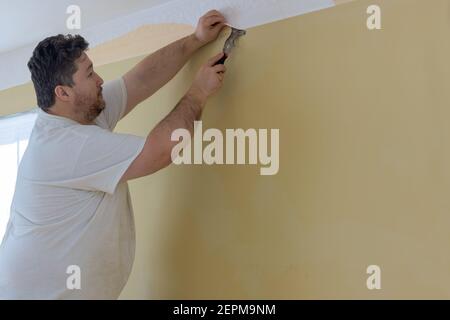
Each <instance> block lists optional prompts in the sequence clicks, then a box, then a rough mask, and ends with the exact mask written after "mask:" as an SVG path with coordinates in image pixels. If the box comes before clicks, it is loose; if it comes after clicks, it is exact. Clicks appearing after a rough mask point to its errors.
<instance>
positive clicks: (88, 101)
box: [75, 91, 106, 123]
mask: <svg viewBox="0 0 450 320" xmlns="http://www.w3.org/2000/svg"><path fill="white" fill-rule="evenodd" d="M75 105H76V106H77V110H78V112H79V113H81V114H82V117H83V119H84V120H85V121H86V122H87V123H91V122H93V121H94V120H95V118H97V117H98V115H99V114H100V113H101V112H102V111H103V109H105V105H106V104H105V100H103V96H102V91H100V93H99V94H98V96H97V97H96V99H95V100H93V99H92V98H90V97H86V96H78V97H77V98H76V99H75Z"/></svg>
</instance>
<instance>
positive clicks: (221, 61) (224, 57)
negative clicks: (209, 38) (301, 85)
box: [214, 53, 228, 66]
mask: <svg viewBox="0 0 450 320" xmlns="http://www.w3.org/2000/svg"><path fill="white" fill-rule="evenodd" d="M227 58H228V56H227V54H226V53H224V54H223V57H222V58H220V60H218V61H217V62H216V63H215V64H214V65H215V66H217V65H218V64H225V60H227Z"/></svg>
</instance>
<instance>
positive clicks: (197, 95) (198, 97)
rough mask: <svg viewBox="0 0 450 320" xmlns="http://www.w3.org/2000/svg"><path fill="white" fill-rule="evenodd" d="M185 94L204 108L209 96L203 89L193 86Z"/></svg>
mask: <svg viewBox="0 0 450 320" xmlns="http://www.w3.org/2000/svg"><path fill="white" fill-rule="evenodd" d="M185 96H186V97H187V98H188V99H190V100H192V101H193V102H194V103H195V104H197V105H198V106H200V107H201V108H202V109H203V108H204V106H205V104H206V101H207V100H208V96H207V95H206V94H205V93H203V91H202V90H200V89H198V88H196V87H191V88H190V89H189V91H188V92H187V93H186V95H185Z"/></svg>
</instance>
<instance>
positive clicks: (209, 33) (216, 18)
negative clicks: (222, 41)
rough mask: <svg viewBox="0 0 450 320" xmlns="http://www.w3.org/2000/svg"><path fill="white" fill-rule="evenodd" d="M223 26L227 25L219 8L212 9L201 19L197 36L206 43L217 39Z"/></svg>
mask: <svg viewBox="0 0 450 320" xmlns="http://www.w3.org/2000/svg"><path fill="white" fill-rule="evenodd" d="M223 27H225V18H224V16H223V15H222V14H221V13H220V12H219V11H217V10H211V11H209V12H207V13H206V14H205V15H204V16H202V17H201V18H200V19H199V21H198V24H197V29H196V30H195V37H196V39H197V40H198V41H199V42H200V43H202V44H203V45H205V44H207V43H209V42H211V41H213V40H216V39H217V37H218V35H219V33H220V31H221V30H222V29H223Z"/></svg>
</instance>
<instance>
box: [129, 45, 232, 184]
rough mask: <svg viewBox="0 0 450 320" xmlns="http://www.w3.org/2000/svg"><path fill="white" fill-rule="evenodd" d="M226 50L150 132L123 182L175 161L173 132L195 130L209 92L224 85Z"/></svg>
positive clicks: (150, 172)
mask: <svg viewBox="0 0 450 320" xmlns="http://www.w3.org/2000/svg"><path fill="white" fill-rule="evenodd" d="M222 56H223V53H220V54H218V55H217V56H215V57H213V58H211V59H210V60H209V61H208V63H206V64H205V65H203V66H202V67H201V69H200V70H199V72H198V73H197V76H196V78H195V80H194V82H193V84H192V86H191V88H190V89H189V91H188V92H187V93H186V94H185V95H184V97H183V98H182V99H181V100H180V102H179V103H178V104H177V106H176V107H175V108H174V109H173V110H172V111H171V112H170V113H169V114H168V115H167V116H166V117H165V118H164V119H163V120H162V121H161V122H160V123H159V124H158V125H157V126H156V127H155V128H154V129H153V130H152V131H151V132H150V133H149V135H148V136H147V140H146V142H145V145H144V148H143V149H142V151H141V153H140V154H139V155H138V156H137V157H136V159H135V160H134V161H133V162H132V163H131V165H130V166H129V167H128V169H127V171H126V172H125V173H124V175H123V176H122V178H121V180H120V182H125V181H128V180H131V179H135V178H139V177H143V176H146V175H149V174H152V173H154V172H156V171H158V170H160V169H163V168H165V167H167V166H168V165H169V164H171V163H172V159H171V153H172V149H173V147H174V146H175V145H177V144H178V143H179V141H172V140H171V136H172V132H173V131H174V130H176V129H178V128H184V129H187V130H189V132H190V133H191V136H192V135H193V132H194V121H196V120H199V119H200V117H201V114H202V110H203V108H204V107H205V104H206V100H207V99H208V97H209V96H211V95H212V94H214V93H215V92H216V91H217V90H219V89H220V87H221V86H222V83H223V79H224V73H225V71H226V68H225V66H224V65H222V64H218V65H215V63H216V62H217V61H218V60H219V59H220V58H222Z"/></svg>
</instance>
